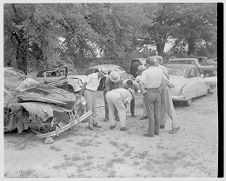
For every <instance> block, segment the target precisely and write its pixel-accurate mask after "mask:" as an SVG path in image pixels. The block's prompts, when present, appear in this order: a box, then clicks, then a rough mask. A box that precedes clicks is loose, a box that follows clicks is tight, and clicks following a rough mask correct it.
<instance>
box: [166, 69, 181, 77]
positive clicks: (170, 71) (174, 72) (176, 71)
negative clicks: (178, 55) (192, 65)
mask: <svg viewBox="0 0 226 181" xmlns="http://www.w3.org/2000/svg"><path fill="white" fill-rule="evenodd" d="M167 71H168V74H169V75H181V76H184V73H185V69H179V68H167Z"/></svg>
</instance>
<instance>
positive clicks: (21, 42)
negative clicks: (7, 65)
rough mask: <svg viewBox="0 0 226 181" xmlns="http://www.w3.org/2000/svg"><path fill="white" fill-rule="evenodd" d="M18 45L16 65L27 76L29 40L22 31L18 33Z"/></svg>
mask: <svg viewBox="0 0 226 181" xmlns="http://www.w3.org/2000/svg"><path fill="white" fill-rule="evenodd" d="M17 36H18V39H17V40H18V45H17V51H16V65H17V69H19V70H21V71H23V72H24V73H25V74H27V49H28V40H27V38H24V31H23V30H20V31H19V32H18V35H17Z"/></svg>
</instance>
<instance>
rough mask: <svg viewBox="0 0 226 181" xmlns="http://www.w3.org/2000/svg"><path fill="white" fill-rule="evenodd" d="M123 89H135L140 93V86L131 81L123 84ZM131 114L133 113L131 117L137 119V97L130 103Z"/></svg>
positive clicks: (128, 80) (126, 80)
mask: <svg viewBox="0 0 226 181" xmlns="http://www.w3.org/2000/svg"><path fill="white" fill-rule="evenodd" d="M122 87H123V88H124V89H129V88H131V89H133V90H134V91H135V92H136V93H137V92H138V86H137V84H135V83H134V81H133V80H130V79H125V80H124V81H123V82H122ZM130 113H131V116H132V117H136V115H135V96H134V97H133V98H132V100H131V102H130Z"/></svg>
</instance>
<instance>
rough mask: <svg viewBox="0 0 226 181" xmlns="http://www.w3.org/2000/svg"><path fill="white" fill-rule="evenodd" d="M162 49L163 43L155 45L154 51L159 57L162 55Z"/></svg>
mask: <svg viewBox="0 0 226 181" xmlns="http://www.w3.org/2000/svg"><path fill="white" fill-rule="evenodd" d="M164 47H165V42H164V43H161V44H160V43H159V44H157V45H156V49H157V52H158V55H159V56H162V55H163V51H164Z"/></svg>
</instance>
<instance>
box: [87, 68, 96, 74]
mask: <svg viewBox="0 0 226 181" xmlns="http://www.w3.org/2000/svg"><path fill="white" fill-rule="evenodd" d="M95 70H97V69H87V70H86V72H85V74H86V75H89V74H92V73H94V72H95Z"/></svg>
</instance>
